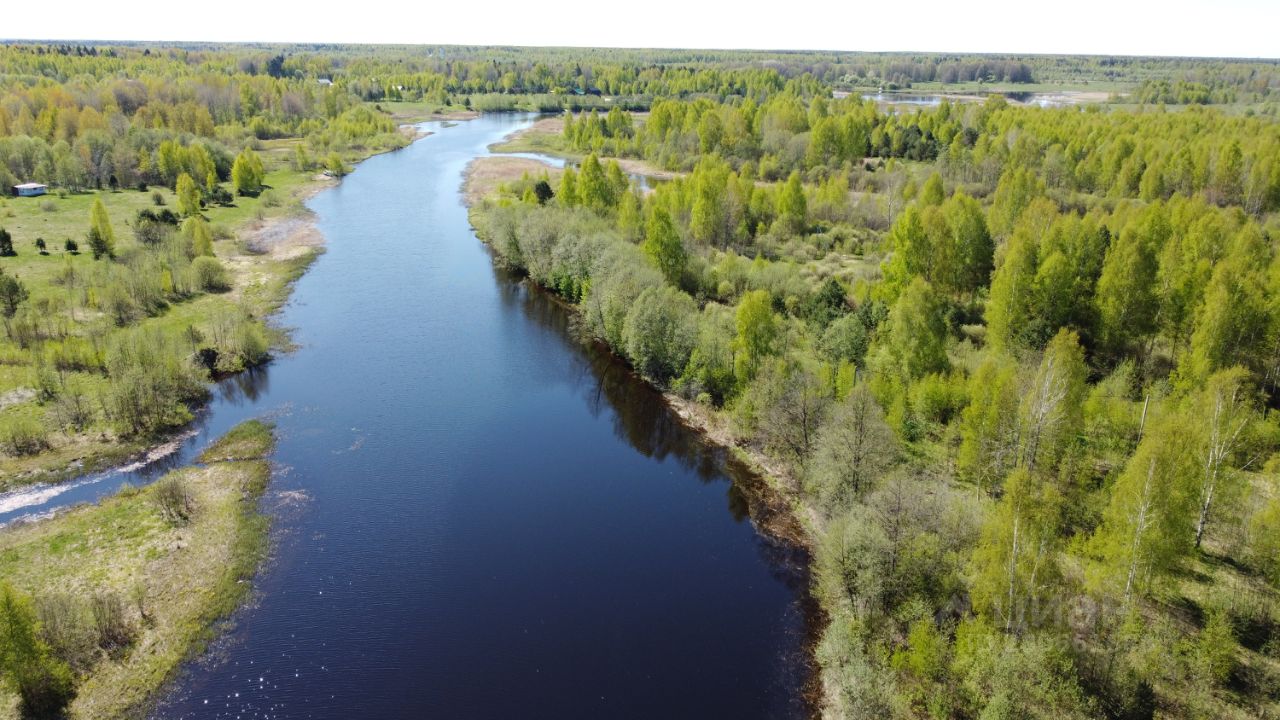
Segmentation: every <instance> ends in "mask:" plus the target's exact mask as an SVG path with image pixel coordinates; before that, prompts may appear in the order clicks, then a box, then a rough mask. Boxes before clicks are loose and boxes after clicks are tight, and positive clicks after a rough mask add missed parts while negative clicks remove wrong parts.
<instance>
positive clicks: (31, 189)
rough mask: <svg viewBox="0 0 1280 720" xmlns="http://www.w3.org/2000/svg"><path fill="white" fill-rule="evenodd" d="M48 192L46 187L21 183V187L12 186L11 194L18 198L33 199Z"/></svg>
mask: <svg viewBox="0 0 1280 720" xmlns="http://www.w3.org/2000/svg"><path fill="white" fill-rule="evenodd" d="M48 190H49V186H48V185H41V184H40V183H22V184H21V185H14V186H13V194H14V195H17V196H18V197H35V196H37V195H43V194H45V192H47V191H48Z"/></svg>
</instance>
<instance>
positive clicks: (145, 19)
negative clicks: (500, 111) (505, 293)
mask: <svg viewBox="0 0 1280 720" xmlns="http://www.w3.org/2000/svg"><path fill="white" fill-rule="evenodd" d="M5 4H6V5H7V6H8V7H6V8H5V10H4V12H3V14H2V15H0V38H5V39H64V40H67V39H94V40H169V41H174V40H206V41H272V42H352V43H431V44H435V43H449V44H468V45H469V44H476V45H570V46H595V47H668V48H670V47H684V48H768V49H822V50H918V51H950V52H1017V53H1081V54H1111V55H1198V56H1226V57H1270V58H1275V57H1280V0H1154V1H1152V0H1142V1H1140V2H1134V1H1132V0H1056V1H1050V2H1046V1H1045V0H914V1H913V2H902V1H901V0H896V1H891V0H829V1H827V2H821V1H819V0H772V1H770V2H758V0H748V1H739V2H734V3H729V2H716V3H709V2H698V1H697V0H642V1H637V0H624V1H623V2H608V1H607V0H550V2H546V1H543V2H535V1H533V0H482V1H479V2H476V1H468V0H461V1H455V2H449V1H444V2H441V1H440V0H435V1H434V2H432V1H431V0H419V1H418V2H413V3H408V2H403V1H402V0H382V1H381V2H379V1H376V0H371V1H370V2H363V3H361V2H350V1H349V0H348V1H346V2H343V1H341V0H339V1H338V2H332V3H321V2H305V3H304V2H286V1H283V0H276V1H275V2H273V1H272V0H219V1H218V2H210V3H199V2H197V3H179V2H175V1H174V0H124V1H123V2H107V1H104V0H52V1H51V2H39V1H33V2H26V1H25V0H10V1H9V2H6V3H5Z"/></svg>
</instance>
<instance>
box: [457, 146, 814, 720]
mask: <svg viewBox="0 0 1280 720" xmlns="http://www.w3.org/2000/svg"><path fill="white" fill-rule="evenodd" d="M480 160H486V159H485V158H481V159H480ZM477 162H478V161H473V163H472V165H471V166H469V168H468V173H467V179H466V180H465V181H464V182H465V183H466V186H467V187H468V188H469V191H468V192H467V193H466V195H465V197H467V198H468V200H469V201H471V200H472V199H474V203H473V204H471V212H470V216H471V219H472V227H473V228H474V229H475V232H476V235H477V237H478V238H480V239H481V241H483V242H485V243H486V244H487V245H489V247H490V248H492V250H493V252H494V253H495V255H496V256H497V257H498V258H501V260H502V261H504V262H505V261H506V260H507V258H505V257H504V256H503V255H502V248H501V247H500V246H499V245H498V244H495V243H493V242H491V241H490V240H491V238H490V237H488V235H487V229H486V227H485V224H484V223H483V222H482V221H480V219H479V218H480V216H479V215H478V212H479V209H480V207H481V205H482V203H483V202H484V196H483V195H478V194H477V193H476V192H474V187H473V186H474V185H475V184H478V181H477V180H475V179H474V178H475V176H476V175H477V174H478V172H477V171H476V167H477ZM481 167H482V166H481ZM511 179H515V178H508V180H511ZM496 186H497V185H496V184H495V185H494V187H496ZM525 282H528V283H531V284H533V285H534V286H535V287H536V288H538V290H539V291H541V292H545V293H548V294H549V295H550V296H551V297H553V298H555V299H556V302H557V304H559V305H561V306H562V307H564V308H565V310H566V311H567V312H570V313H572V314H573V315H574V316H575V317H578V318H581V317H582V314H583V308H582V306H580V305H578V304H575V303H571V302H568V301H567V300H565V299H564V298H563V297H561V296H560V295H558V294H557V293H556V290H555V288H551V287H547V286H545V285H542V284H539V283H537V282H536V280H535V279H534V278H532V277H529V278H526V280H525ZM597 342H598V343H599V344H600V345H601V346H602V349H603V350H604V351H606V352H609V353H611V354H613V356H614V357H616V358H618V360H619V361H620V362H622V363H624V364H627V365H628V367H629V368H630V372H632V373H634V374H635V376H636V377H637V378H638V379H639V380H641V381H643V382H645V383H647V384H649V385H650V387H652V388H653V389H654V390H655V391H656V392H659V393H661V395H662V399H663V402H664V404H665V405H666V409H667V411H669V412H671V413H672V414H673V415H675V416H676V417H678V418H679V420H680V422H681V423H682V424H684V425H685V426H686V427H687V428H689V429H690V430H691V431H693V432H695V433H696V434H698V436H699V437H701V438H702V439H703V441H705V442H707V443H709V444H711V445H714V446H717V447H720V448H722V449H724V450H726V451H727V452H728V453H729V454H730V456H731V457H732V461H733V462H735V463H739V464H740V465H741V467H743V468H745V470H746V471H747V472H745V473H742V474H740V475H741V476H745V477H747V478H750V480H749V481H748V482H741V481H737V482H735V489H736V490H737V491H738V492H739V493H740V495H741V496H742V497H743V498H744V499H745V500H746V506H747V510H748V514H749V516H750V518H751V521H752V524H753V525H754V526H755V528H756V529H757V531H759V532H760V533H761V534H762V535H764V536H765V537H767V538H769V539H770V541H772V542H776V543H780V544H782V545H785V546H787V547H790V548H794V549H796V550H798V551H799V556H801V557H799V558H798V560H799V562H802V563H803V564H804V568H805V571H806V572H805V575H806V576H809V575H810V574H811V572H812V569H813V559H814V557H815V556H816V553H817V552H818V551H819V544H820V539H821V538H822V536H823V518H822V516H821V514H820V513H819V512H818V511H817V509H816V507H814V506H813V505H812V504H811V503H810V502H807V501H806V498H805V495H804V492H803V490H802V487H801V482H800V477H799V476H798V474H797V473H796V472H794V471H793V469H792V468H791V467H790V466H789V465H788V464H787V463H785V462H782V461H780V460H778V459H777V458H774V457H771V456H770V455H769V454H768V453H766V452H765V451H764V449H763V448H761V447H758V446H756V445H754V444H752V443H749V442H747V441H745V440H743V439H741V438H740V437H738V436H737V435H736V434H735V433H734V432H733V430H732V429H731V427H730V425H729V419H728V417H727V416H725V415H724V414H722V413H720V412H717V411H716V410H715V409H713V408H711V407H709V406H707V405H704V404H701V403H698V402H696V401H693V400H689V399H687V398H684V397H682V396H680V395H678V394H676V393H674V392H671V391H668V390H665V389H664V388H662V387H659V386H658V385H656V384H654V383H653V382H651V381H650V380H649V379H648V378H646V377H644V375H643V374H641V373H639V372H637V371H636V370H635V369H634V367H633V366H631V365H630V364H629V363H628V361H627V359H626V358H624V357H623V355H622V353H621V351H619V350H618V349H617V348H614V347H612V346H610V345H608V344H607V343H605V342H604V341H602V340H600V341H597ZM809 580H810V583H809V587H807V588H806V589H805V591H804V592H805V595H804V600H803V601H802V604H803V605H805V606H806V611H805V615H806V617H807V618H808V619H809V622H808V623H807V631H808V632H807V633H806V637H805V642H804V662H805V664H806V677H807V682H806V683H805V687H804V696H805V701H806V704H807V706H808V707H809V708H811V709H813V710H814V711H815V713H823V714H825V713H826V712H827V711H828V710H829V709H830V708H833V707H835V706H836V704H835V699H834V697H833V695H832V694H831V690H830V688H829V687H828V686H827V684H826V683H825V682H824V675H823V673H822V672H821V668H820V665H819V663H818V649H819V644H820V643H821V641H822V639H823V635H824V633H825V632H826V631H827V629H828V627H829V624H830V623H829V619H828V618H829V617H830V613H831V611H832V610H833V608H832V607H831V606H830V605H829V603H825V602H823V598H822V597H821V596H820V595H819V594H818V593H816V592H814V591H813V589H814V587H815V583H814V582H813V579H812V577H810V578H809Z"/></svg>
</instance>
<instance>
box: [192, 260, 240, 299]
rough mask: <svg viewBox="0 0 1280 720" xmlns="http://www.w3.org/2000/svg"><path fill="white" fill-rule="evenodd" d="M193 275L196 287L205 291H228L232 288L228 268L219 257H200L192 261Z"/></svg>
mask: <svg viewBox="0 0 1280 720" xmlns="http://www.w3.org/2000/svg"><path fill="white" fill-rule="evenodd" d="M191 275H192V277H193V278H194V282H195V285H196V287H198V288H200V289H201V290H203V291H205V292H226V291H227V290H230V289H231V279H230V277H229V276H228V275H227V269H226V268H225V267H223V266H222V263H221V262H219V261H218V259H217V258H212V257H208V256H202V257H198V258H196V259H195V260H193V261H192V262H191Z"/></svg>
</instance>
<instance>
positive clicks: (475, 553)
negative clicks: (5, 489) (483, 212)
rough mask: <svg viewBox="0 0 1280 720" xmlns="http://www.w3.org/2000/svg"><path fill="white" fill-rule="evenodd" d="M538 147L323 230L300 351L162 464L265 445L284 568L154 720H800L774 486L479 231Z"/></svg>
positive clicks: (389, 168)
mask: <svg viewBox="0 0 1280 720" xmlns="http://www.w3.org/2000/svg"><path fill="white" fill-rule="evenodd" d="M527 122H529V119H528V118H522V117H517V116H485V117H483V118H480V119H477V120H473V121H470V122H464V123H459V124H456V125H450V124H446V123H428V124H427V125H426V126H425V129H427V130H431V131H433V132H434V134H433V135H431V136H430V137H427V138H425V139H423V140H420V141H418V142H417V143H415V144H413V145H412V146H410V147H409V148H407V149H405V150H402V151H399V152H395V153H390V154H386V155H381V156H378V157H374V158H372V159H370V160H367V161H366V162H364V163H362V164H361V165H360V166H359V168H358V169H357V171H356V172H355V173H354V174H353V175H351V176H349V177H347V178H346V179H345V180H343V182H342V184H341V185H340V186H338V187H336V188H334V189H331V190H327V191H325V192H323V193H321V194H319V195H317V196H316V197H315V198H314V199H313V200H312V201H311V202H310V205H311V207H312V209H313V210H314V211H315V212H316V213H317V215H318V218H319V227H320V229H321V231H322V232H323V233H324V235H325V237H326V240H327V243H328V246H327V248H328V249H327V252H326V253H325V255H324V256H322V257H321V258H320V259H319V260H318V261H317V262H316V263H315V265H313V266H312V268H311V270H310V271H309V272H308V273H307V274H306V275H305V276H304V277H303V278H302V279H301V280H300V281H299V282H298V284H297V287H296V290H295V292H294V296H293V300H292V302H291V303H290V304H289V306H288V307H287V308H286V309H285V311H284V313H283V315H282V318H281V322H282V323H284V324H285V325H288V326H290V327H292V328H294V339H295V340H296V342H297V343H298V344H299V345H300V349H299V350H297V351H296V352H293V353H291V354H288V355H286V356H284V357H282V358H280V359H279V360H277V361H276V362H274V363H273V364H272V365H271V366H270V367H269V368H268V369H267V370H265V371H260V372H258V373H255V374H254V375H251V376H250V375H245V376H241V377H238V378H235V379H233V380H231V381H227V382H226V383H223V385H222V386H221V387H220V388H219V391H218V393H217V397H216V398H215V401H214V402H213V403H212V405H211V407H210V408H209V410H208V411H207V412H206V413H205V415H204V416H203V417H202V419H201V422H200V426H199V433H200V434H199V435H198V436H197V437H195V438H193V439H192V440H191V441H189V442H188V443H187V444H186V446H184V448H183V449H182V450H180V451H179V452H178V453H176V454H175V455H174V456H173V458H172V459H171V460H169V461H168V462H169V463H170V464H173V463H178V462H182V461H184V460H185V459H186V458H188V457H190V455H191V453H192V452H194V451H195V450H198V448H199V447H200V446H202V445H203V444H205V443H207V442H208V440H209V438H212V437H214V436H216V435H217V434H219V433H221V432H222V431H224V430H225V429H227V428H228V427H231V426H232V425H234V424H235V423H237V422H239V421H240V420H242V419H245V418H248V417H254V416H272V417H275V418H276V419H277V420H278V423H279V429H280V444H279V448H278V450H277V452H276V454H275V456H274V458H273V459H274V461H275V462H276V463H277V465H278V467H277V473H276V476H275V478H274V480H273V485H272V494H271V495H270V496H269V497H268V499H267V501H266V503H267V506H268V507H269V509H270V510H271V511H272V512H273V513H275V514H276V516H277V520H276V528H277V531H276V533H275V535H276V538H275V547H274V552H273V558H272V560H271V561H270V563H269V564H268V566H267V567H266V568H265V569H264V570H263V572H262V573H261V574H260V576H259V577H258V579H257V580H256V590H255V599H254V602H253V603H252V604H251V605H250V606H249V607H247V608H245V609H244V610H242V611H241V612H240V613H238V614H237V616H236V618H235V622H234V624H233V627H232V628H231V629H230V630H229V631H228V632H227V633H226V637H225V638H223V639H222V640H221V641H219V642H218V643H216V644H215V647H214V649H213V650H212V651H211V652H210V654H209V656H208V657H206V658H203V659H201V660H200V661H199V662H197V663H193V664H192V665H191V666H190V667H188V668H187V669H186V670H185V671H184V673H183V675H182V677H181V678H180V679H179V681H178V682H177V683H176V687H174V688H173V689H172V690H171V691H170V692H169V693H168V697H167V698H166V699H165V700H164V701H163V702H162V703H161V705H160V706H159V707H158V708H157V709H156V711H155V713H154V715H155V716H156V717H163V718H179V717H200V718H205V717H237V718H251V717H282V718H283V717H293V718H308V717H310V718H357V717H358V718H382V717H396V718H420V717H440V718H522V717H538V718H588V717H590V718H595V717H599V718H618V717H635V718H641V717H643V718H662V717H698V718H721V717H723V718H765V717H768V718H776V717H793V716H803V715H805V714H806V712H807V709H806V707H805V705H804V702H803V701H802V699H801V696H802V695H803V693H802V686H803V685H804V683H805V681H806V680H807V679H808V678H807V674H806V672H805V671H804V665H805V662H804V656H805V652H804V645H805V635H806V619H805V612H804V607H805V601H804V596H805V590H804V588H805V583H806V578H805V576H804V574H803V558H802V557H800V556H799V555H798V554H797V553H796V552H795V551H794V550H792V549H789V548H788V547H787V546H785V545H783V544H780V543H777V542H774V541H772V540H770V539H768V538H767V537H765V536H764V535H763V534H762V533H761V532H758V531H757V530H756V528H755V526H754V525H753V523H752V522H751V521H750V517H749V516H750V514H751V510H752V508H750V506H751V504H752V503H750V502H749V501H748V500H747V498H748V497H750V496H751V493H752V489H753V488H754V487H757V485H755V482H756V481H754V480H753V479H752V478H750V477H749V476H748V475H747V474H746V473H744V472H742V471H741V469H739V468H737V467H736V466H735V465H734V463H733V462H732V461H731V460H729V459H727V458H726V457H724V454H723V453H722V452H721V451H718V450H716V449H713V448H710V447H708V446H707V445H705V444H704V443H703V442H702V441H701V440H700V439H699V438H698V437H697V436H696V435H695V434H694V433H692V432H691V431H690V430H689V429H687V428H686V427H684V426H683V425H682V424H680V423H679V421H678V420H677V419H676V418H675V417H674V416H673V415H672V414H671V413H670V412H669V411H668V410H667V409H666V407H665V406H664V405H663V404H662V402H661V399H660V397H659V396H657V395H656V394H655V393H654V392H653V391H652V390H650V389H649V388H648V387H646V386H645V385H644V384H643V383H641V382H639V381H638V380H637V379H636V378H635V377H634V376H632V375H631V374H630V372H629V371H628V370H627V369H626V368H625V367H624V366H622V365H621V364H620V363H618V362H617V361H616V360H614V359H613V358H611V357H610V356H609V355H608V354H607V353H605V352H603V351H601V350H600V349H599V348H595V347H592V346H590V345H587V344H584V343H582V342H581V341H579V340H578V339H576V338H577V337H578V335H577V333H575V332H574V331H573V329H572V328H571V327H570V326H571V322H572V320H571V314H570V313H569V312H568V311H566V310H565V309H564V308H563V307H561V306H560V305H559V304H558V303H557V302H555V301H554V300H553V299H552V298H550V297H548V296H547V295H546V294H544V293H542V292H540V291H537V290H536V289H533V288H530V287H529V286H528V285H527V284H525V283H522V282H520V281H519V280H518V279H517V278H513V277H511V276H509V275H508V274H506V273H505V272H504V271H502V270H501V269H498V268H495V265H494V263H493V260H492V258H491V257H490V255H489V253H488V251H487V249H486V248H485V247H484V246H483V245H482V244H481V243H480V242H479V241H478V240H477V239H476V237H475V235H474V233H473V232H472V230H471V228H470V226H469V224H468V221H467V215H466V210H465V208H464V207H463V205H462V204H461V197H460V194H459V187H460V183H461V180H462V172H463V170H464V168H465V166H466V164H467V162H468V161H469V160H471V159H472V158H474V157H476V156H477V155H484V154H486V152H487V151H486V150H485V148H486V146H487V145H488V144H489V143H492V142H495V141H496V140H498V139H500V138H501V137H502V136H503V135H505V134H507V133H509V132H511V131H512V130H514V129H516V128H518V127H520V126H521V125H522V124H525V123H527ZM148 472H150V473H154V470H143V471H140V473H141V475H139V473H134V475H136V476H138V477H141V476H142V475H145V474H146V473H148ZM118 479H120V478H112V479H109V480H100V481H97V482H90V483H87V484H85V485H83V486H78V487H75V488H74V489H73V490H70V491H68V494H69V497H66V496H59V498H58V499H53V500H49V502H50V503H59V502H65V501H67V500H68V499H88V497H87V495H89V494H92V493H93V492H101V491H102V490H101V489H98V490H95V488H102V487H105V486H114V485H116V484H118V482H116V481H117V480H118ZM77 494H79V495H77ZM81 495H86V497H81ZM31 509H32V508H27V510H31ZM34 509H35V510H40V509H42V508H41V507H35V508H34ZM755 510H757V513H756V514H757V515H758V514H759V512H758V508H756V509H755ZM2 519H3V517H0V520H2Z"/></svg>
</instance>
